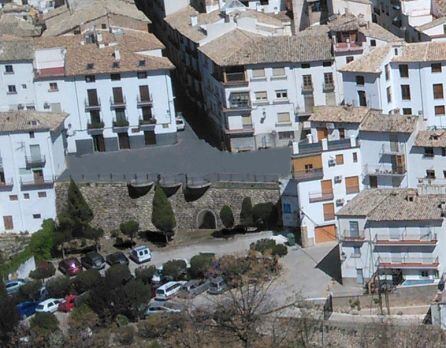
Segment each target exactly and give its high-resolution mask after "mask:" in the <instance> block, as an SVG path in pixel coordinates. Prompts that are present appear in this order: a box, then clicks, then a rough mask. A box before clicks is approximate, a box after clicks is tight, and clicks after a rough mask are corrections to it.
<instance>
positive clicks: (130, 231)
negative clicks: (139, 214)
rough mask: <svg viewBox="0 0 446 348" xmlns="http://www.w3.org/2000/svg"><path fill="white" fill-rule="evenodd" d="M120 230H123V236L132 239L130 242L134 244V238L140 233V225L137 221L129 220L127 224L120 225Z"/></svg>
mask: <svg viewBox="0 0 446 348" xmlns="http://www.w3.org/2000/svg"><path fill="white" fill-rule="evenodd" d="M119 229H120V230H121V232H122V234H124V235H126V236H128V237H130V240H131V241H132V243H133V238H134V237H135V236H136V234H137V233H138V231H139V223H138V222H137V221H135V220H128V221H126V222H123V223H121V224H120V225H119Z"/></svg>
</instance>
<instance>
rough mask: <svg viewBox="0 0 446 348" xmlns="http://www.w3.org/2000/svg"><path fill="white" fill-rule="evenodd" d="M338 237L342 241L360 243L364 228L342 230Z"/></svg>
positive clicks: (362, 239) (363, 237)
mask: <svg viewBox="0 0 446 348" xmlns="http://www.w3.org/2000/svg"><path fill="white" fill-rule="evenodd" d="M339 239H340V240H341V241H342V242H360V243H362V242H363V241H364V239H365V233H364V230H358V231H351V230H344V231H342V233H340V234H339Z"/></svg>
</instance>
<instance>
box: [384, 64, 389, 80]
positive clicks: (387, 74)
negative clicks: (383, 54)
mask: <svg viewBox="0 0 446 348" xmlns="http://www.w3.org/2000/svg"><path fill="white" fill-rule="evenodd" d="M385 72H386V81H388V80H389V79H390V65H389V64H386V70H385Z"/></svg>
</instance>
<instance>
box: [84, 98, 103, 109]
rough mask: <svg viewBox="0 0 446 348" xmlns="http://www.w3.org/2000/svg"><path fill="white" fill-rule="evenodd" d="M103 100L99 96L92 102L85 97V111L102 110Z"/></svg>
mask: <svg viewBox="0 0 446 348" xmlns="http://www.w3.org/2000/svg"><path fill="white" fill-rule="evenodd" d="M100 109H101V100H100V99H99V98H98V100H96V101H95V102H92V103H90V102H89V101H88V99H85V111H92V110H100Z"/></svg>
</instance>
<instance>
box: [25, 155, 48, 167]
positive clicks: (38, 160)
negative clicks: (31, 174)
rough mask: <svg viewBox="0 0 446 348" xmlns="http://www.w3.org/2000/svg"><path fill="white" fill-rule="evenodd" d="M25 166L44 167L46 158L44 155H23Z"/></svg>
mask: <svg viewBox="0 0 446 348" xmlns="http://www.w3.org/2000/svg"><path fill="white" fill-rule="evenodd" d="M25 162H26V168H28V169H30V168H41V167H45V163H46V159H45V156H44V155H40V156H25Z"/></svg>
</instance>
